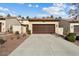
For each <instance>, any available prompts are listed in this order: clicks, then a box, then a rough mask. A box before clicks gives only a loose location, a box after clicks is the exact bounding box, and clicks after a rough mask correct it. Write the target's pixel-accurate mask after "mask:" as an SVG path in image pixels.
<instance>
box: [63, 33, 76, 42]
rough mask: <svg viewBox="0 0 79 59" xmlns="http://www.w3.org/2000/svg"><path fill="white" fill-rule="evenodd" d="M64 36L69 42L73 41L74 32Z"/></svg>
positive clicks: (74, 37) (74, 38)
mask: <svg viewBox="0 0 79 59" xmlns="http://www.w3.org/2000/svg"><path fill="white" fill-rule="evenodd" d="M65 38H66V40H68V41H70V42H75V40H76V34H75V33H69V34H68V35H67V36H66V37H65Z"/></svg>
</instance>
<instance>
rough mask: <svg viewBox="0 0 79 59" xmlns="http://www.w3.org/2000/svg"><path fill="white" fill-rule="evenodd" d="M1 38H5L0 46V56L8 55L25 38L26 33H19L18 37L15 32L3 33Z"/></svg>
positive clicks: (26, 36)
mask: <svg viewBox="0 0 79 59" xmlns="http://www.w3.org/2000/svg"><path fill="white" fill-rule="evenodd" d="M0 35H1V34H0ZM2 36H3V38H5V40H6V42H5V43H4V44H3V45H2V47H1V46H0V56H7V55H9V54H10V53H11V52H12V51H13V50H14V49H16V48H17V47H18V46H19V45H20V44H21V43H22V42H23V41H24V40H25V39H26V38H28V35H23V34H20V35H19V38H17V36H16V35H15V34H3V35H2Z"/></svg>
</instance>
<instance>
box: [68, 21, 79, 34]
mask: <svg viewBox="0 0 79 59" xmlns="http://www.w3.org/2000/svg"><path fill="white" fill-rule="evenodd" d="M69 22H70V32H71V33H76V35H79V20H74V21H69Z"/></svg>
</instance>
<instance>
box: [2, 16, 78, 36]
mask: <svg viewBox="0 0 79 59" xmlns="http://www.w3.org/2000/svg"><path fill="white" fill-rule="evenodd" d="M11 27H12V31H13V32H14V33H15V32H16V31H19V33H27V29H28V30H30V31H31V33H32V34H60V35H67V34H68V33H76V34H77V35H79V20H57V19H53V18H51V19H50V18H31V19H29V20H27V19H21V18H18V17H0V32H6V31H8V30H10V28H11Z"/></svg>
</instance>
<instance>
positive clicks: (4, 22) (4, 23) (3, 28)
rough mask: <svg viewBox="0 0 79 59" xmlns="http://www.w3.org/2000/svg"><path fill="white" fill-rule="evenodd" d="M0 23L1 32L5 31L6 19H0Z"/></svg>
mask: <svg viewBox="0 0 79 59" xmlns="http://www.w3.org/2000/svg"><path fill="white" fill-rule="evenodd" d="M0 22H1V23H2V24H1V32H5V31H6V21H5V20H0Z"/></svg>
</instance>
